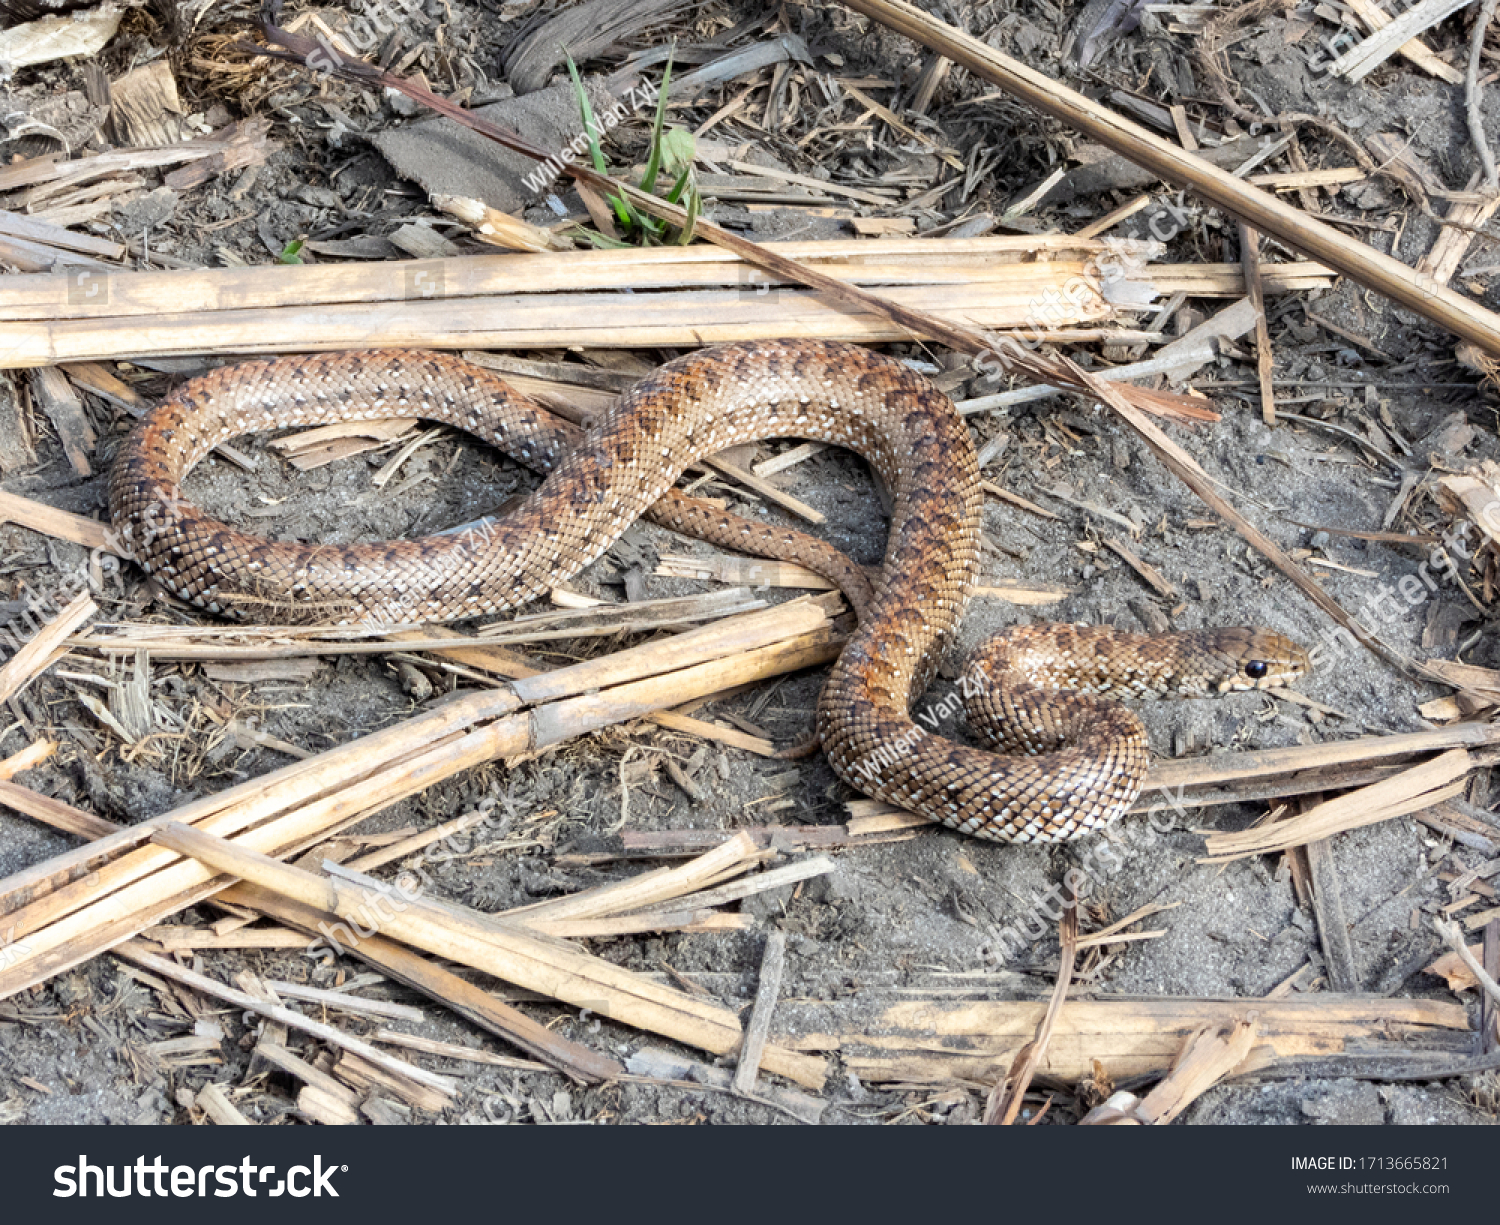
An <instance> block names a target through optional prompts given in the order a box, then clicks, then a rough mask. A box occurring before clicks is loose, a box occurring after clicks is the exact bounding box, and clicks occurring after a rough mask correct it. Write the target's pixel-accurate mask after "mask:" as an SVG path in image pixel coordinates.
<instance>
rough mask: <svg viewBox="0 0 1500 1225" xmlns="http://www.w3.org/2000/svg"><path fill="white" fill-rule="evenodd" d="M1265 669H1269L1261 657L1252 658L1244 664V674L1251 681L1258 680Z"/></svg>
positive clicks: (1264, 672) (1263, 674)
mask: <svg viewBox="0 0 1500 1225" xmlns="http://www.w3.org/2000/svg"><path fill="white" fill-rule="evenodd" d="M1267 671H1269V669H1267V667H1266V661H1265V660H1263V659H1252V660H1251V661H1250V662H1249V663H1247V664H1246V665H1245V675H1246V676H1248V677H1249V678H1250V679H1251V680H1252V681H1258V680H1260V679H1261V678H1262V677H1264V676H1265V674H1266V672H1267Z"/></svg>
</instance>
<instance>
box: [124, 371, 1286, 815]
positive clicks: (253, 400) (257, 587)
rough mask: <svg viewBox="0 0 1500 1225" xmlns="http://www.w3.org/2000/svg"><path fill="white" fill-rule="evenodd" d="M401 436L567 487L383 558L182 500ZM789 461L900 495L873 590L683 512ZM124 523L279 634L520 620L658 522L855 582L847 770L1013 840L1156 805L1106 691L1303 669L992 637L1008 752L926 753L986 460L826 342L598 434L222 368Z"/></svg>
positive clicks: (1131, 639) (1055, 634)
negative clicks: (287, 449)
mask: <svg viewBox="0 0 1500 1225" xmlns="http://www.w3.org/2000/svg"><path fill="white" fill-rule="evenodd" d="M389 416H412V417H424V418H429V419H432V420H437V421H442V422H447V423H448V424H451V425H454V426H458V427H460V428H462V429H464V430H467V431H469V432H470V433H474V434H477V435H479V436H480V437H482V438H485V439H487V440H488V441H490V442H492V443H494V444H495V445H496V446H498V447H500V448H501V449H502V450H504V451H506V452H507V453H509V454H511V455H513V456H514V457H515V458H517V459H519V460H521V461H522V462H523V463H526V464H528V465H530V466H532V467H534V468H538V469H540V470H542V471H546V472H549V473H550V475H549V476H548V477H547V479H546V480H545V481H544V482H543V483H542V485H541V486H540V488H538V489H537V490H536V491H534V492H533V493H532V494H530V495H529V496H528V497H527V498H526V499H525V501H523V502H522V503H521V505H520V506H519V508H518V509H516V510H514V511H513V512H512V513H510V514H509V515H507V516H506V517H505V518H503V519H501V520H499V521H497V522H495V523H493V524H491V525H488V526H487V527H486V528H485V529H484V530H482V531H470V532H464V533H458V534H456V535H453V536H435V537H428V538H425V539H420V540H407V541H391V542H386V543H382V544H362V545H347V546H332V545H328V546H325V545H309V544H303V543H300V542H296V541H268V540H265V539H262V538H259V537H255V536H249V535H246V534H244V533H241V532H238V531H236V530H235V529H233V528H231V527H229V526H227V525H225V524H222V523H219V522H217V521H215V520H213V519H211V518H209V517H208V516H207V515H205V514H203V512H201V511H199V510H198V509H197V508H196V507H194V506H192V505H191V504H189V503H187V502H186V501H184V500H183V498H182V495H181V489H180V483H181V480H182V478H183V476H184V475H185V474H186V472H187V471H188V470H189V469H190V468H191V467H192V466H193V464H195V463H196V462H197V461H198V460H200V459H201V458H202V457H203V456H204V455H206V454H207V453H208V452H209V451H210V450H211V449H212V448H213V447H214V446H216V445H218V444H219V443H221V442H224V441H226V440H227V439H229V438H232V437H234V436H236V435H238V434H243V433H249V432H253V431H258V430H270V429H279V428H282V427H285V426H300V425H312V424H321V423H325V422H329V421H338V420H359V419H369V418H377V417H389ZM782 437H794V438H810V439H816V440H819V441H822V442H828V443H835V444H837V445H839V446H844V447H848V448H850V449H851V450H853V451H856V452H858V453H859V454H860V455H862V456H863V457H864V458H865V459H867V460H868V461H869V462H870V463H871V465H872V466H873V467H874V468H875V469H876V471H877V472H878V473H879V474H880V476H881V478H882V479H883V480H884V482H885V484H886V487H887V488H888V489H889V490H890V492H891V495H892V499H893V503H894V505H893V510H892V515H891V527H890V536H889V542H888V545H887V549H886V560H885V566H884V568H883V571H882V574H881V577H880V581H879V583H878V585H877V586H876V587H875V588H873V589H872V588H871V587H870V585H869V583H868V580H867V579H866V578H865V577H864V574H863V572H862V571H860V570H859V569H858V568H857V567H855V566H853V565H852V563H850V562H849V561H848V560H847V559H845V558H844V556H843V555H842V554H841V553H838V552H837V551H835V550H832V549H831V548H829V547H828V546H826V545H822V544H820V543H819V542H817V541H815V540H813V539H811V538H809V537H806V536H803V535H801V534H800V533H797V532H791V531H787V530H785V529H781V528H774V527H768V526H766V525H762V524H756V523H752V522H750V521H749V520H745V519H741V518H739V517H737V516H734V515H730V514H726V513H724V512H722V511H720V510H718V509H717V508H715V507H713V506H711V505H709V504H708V503H704V502H698V501H695V500H693V499H691V498H686V497H684V496H682V495H680V494H678V493H676V492H675V491H674V490H673V489H672V486H673V484H674V483H675V482H676V480H677V478H678V477H679V476H680V475H681V474H682V472H683V470H684V469H685V468H686V467H687V466H688V465H689V464H691V463H693V462H694V461H696V460H698V459H700V458H702V457H704V456H708V455H712V454H714V453H715V452H717V451H721V450H723V449H724V448H726V447H730V446H734V445H736V444H739V443H744V442H751V441H758V440H761V439H767V438H782ZM110 507H111V512H112V515H113V517H114V520H115V524H116V527H117V529H119V530H120V531H121V532H122V533H123V534H124V536H125V539H126V543H127V545H128V547H129V548H130V549H131V551H132V552H133V554H134V556H135V557H136V559H137V560H138V561H139V562H140V563H141V564H142V565H143V566H144V567H145V568H146V569H147V570H148V571H149V572H150V573H151V574H152V575H153V576H154V577H155V578H156V579H158V580H159V581H160V582H161V583H162V584H163V585H164V586H165V587H166V588H167V589H168V590H170V591H171V592H173V593H174V594H176V595H178V596H181V597H183V598H185V599H188V600H190V601H192V602H194V603H196V604H198V605H200V606H202V607H204V608H206V609H208V610H209V611H210V612H214V613H219V614H222V615H227V616H234V617H240V618H257V619H262V620H265V619H273V618H275V619H287V618H288V617H290V616H295V617H296V618H297V619H301V620H307V619H324V620H332V621H343V622H348V621H355V620H380V621H387V622H414V621H432V620H436V621H447V620H457V619H461V618H466V617H472V616H477V615H479V614H482V613H490V612H496V611H500V610H503V609H507V608H512V607H515V606H517V605H519V604H522V603H525V602H526V601H528V600H530V599H532V598H534V597H536V596H538V595H540V594H542V593H543V592H545V591H547V590H549V589H550V588H551V587H553V586H555V585H556V584H558V583H560V582H563V581H565V580H566V579H568V578H569V577H570V576H572V575H574V574H576V573H578V571H580V570H582V569H583V568H584V567H585V566H587V565H589V564H590V563H591V562H593V561H594V560H596V559H597V558H598V557H599V556H600V555H601V554H603V552H604V551H605V550H606V549H607V548H608V547H609V546H610V545H611V544H612V543H613V542H614V541H615V540H616V539H617V538H618V537H619V535H620V534H621V533H622V532H623V531H624V530H625V529H626V528H627V527H628V526H629V525H630V524H631V523H632V522H634V521H635V520H636V519H637V518H639V517H640V516H641V515H643V514H648V515H649V516H650V517H651V518H653V519H654V520H656V521H657V522H660V523H664V524H666V525H667V526H671V527H675V528H678V529H680V530H683V531H686V532H688V533H690V534H692V535H696V536H699V537H701V538H703V539H706V540H709V541H711V542H713V543H716V544H720V545H723V546H725V547H729V548H735V549H739V550H741V551H744V552H749V553H755V554H759V555H762V556H771V557H778V558H783V559H792V560H796V561H800V562H802V563H803V564H805V565H808V566H809V567H811V568H812V569H814V570H817V571H819V572H820V573H823V574H824V575H825V576H827V577H828V578H830V579H831V580H832V581H834V582H835V583H836V584H838V585H839V586H840V587H841V588H842V589H843V590H844V591H845V593H846V594H847V595H848V596H849V598H850V600H851V602H852V603H853V604H854V605H855V608H856V611H857V612H858V614H859V627H858V629H857V630H856V631H855V633H854V635H853V636H852V638H851V639H850V640H849V642H848V644H847V646H846V647H845V649H844V651H843V653H842V655H841V656H840V657H839V659H838V661H837V663H836V664H835V665H834V667H833V670H832V673H831V675H830V676H829V678H828V681H827V683H826V684H825V686H824V688H823V693H822V697H821V698H820V700H819V704H818V715H817V730H818V735H819V738H820V740H821V743H822V747H823V750H824V752H825V753H826V754H827V756H828V759H829V762H830V764H831V765H832V767H833V769H834V771H835V772H836V773H837V774H838V775H839V776H840V777H841V778H842V779H844V780H845V781H846V782H847V783H849V784H850V785H851V786H853V787H854V788H856V789H857V790H859V791H861V792H863V793H864V794H866V795H870V796H874V797H876V798H879V799H883V800H887V801H889V802H892V803H895V804H899V805H901V806H902V807H904V808H908V809H910V810H912V811H914V812H918V813H920V814H921V815H923V816H925V817H928V818H931V819H932V820H935V821H940V822H942V823H943V824H945V825H949V826H951V827H953V828H955V829H958V830H961V831H962V832H964V833H967V834H972V835H974V836H977V837H981V838H989V839H993V840H996V841H1001V842H1032V841H1063V840H1067V839H1071V838H1075V837H1078V836H1079V835H1081V834H1084V833H1087V832H1089V831H1091V830H1096V829H1099V828H1101V827H1102V826H1104V825H1107V824H1109V823H1110V822H1111V821H1113V820H1114V819H1115V818H1117V817H1118V816H1119V815H1120V814H1121V813H1123V812H1124V811H1125V810H1126V809H1127V808H1128V807H1129V806H1130V804H1131V803H1132V802H1133V801H1134V799H1135V797H1136V795H1137V794H1138V793H1139V790H1140V786H1141V781H1142V779H1143V777H1144V774H1145V769H1146V764H1147V760H1148V749H1147V743H1146V736H1145V731H1144V729H1143V727H1142V726H1141V724H1140V722H1139V720H1138V719H1136V717H1135V716H1134V715H1132V714H1130V713H1129V712H1128V711H1125V710H1123V709H1121V708H1119V707H1116V706H1114V705H1112V704H1110V703H1105V702H1101V701H1099V700H1098V699H1096V698H1094V697H1091V696H1088V692H1087V691H1094V692H1100V693H1108V694H1110V695H1111V696H1146V695H1148V694H1151V693H1159V692H1163V691H1165V690H1167V689H1176V690H1178V691H1185V692H1214V691H1222V690H1226V689H1249V688H1264V687H1267V686H1269V685H1273V684H1280V683H1283V682H1285V681H1286V680H1288V679H1290V678H1292V677H1294V676H1296V675H1299V674H1300V673H1301V672H1303V671H1305V669H1306V662H1307V661H1306V656H1305V655H1304V654H1303V653H1302V651H1301V650H1300V648H1298V647H1297V646H1296V645H1295V644H1293V643H1291V642H1289V641H1288V640H1286V639H1285V638H1282V637H1281V636H1280V635H1279V634H1274V633H1271V632H1270V631H1264V630H1244V629H1241V630H1210V631H1202V632H1191V633H1181V634H1168V635H1146V636H1140V635H1122V634H1118V633H1116V632H1115V631H1113V630H1110V629H1107V628H1096V629H1090V628H1085V627H1075V626H1029V627H1023V628H1021V629H1018V630H1011V631H1008V632H1007V633H1005V634H1001V635H999V636H997V637H996V638H994V639H991V640H990V642H989V643H987V644H986V645H985V646H984V647H982V648H981V649H980V651H979V652H977V653H976V655H975V657H974V659H973V661H971V663H970V665H969V671H968V672H967V673H966V674H965V677H964V684H963V689H964V693H965V696H966V700H967V706H968V714H969V721H970V724H971V726H973V727H974V728H975V730H976V732H977V733H978V734H979V735H980V736H981V737H982V738H984V739H986V740H987V741H988V742H989V743H990V745H991V746H992V747H993V748H995V749H999V750H1001V752H998V753H997V752H994V751H990V750H987V749H978V748H972V747H969V746H967V745H963V744H959V743H956V742H954V741H951V740H948V739H946V738H944V737H942V736H939V735H936V734H934V733H932V732H931V731H929V730H928V729H927V728H926V727H924V726H923V725H922V723H921V722H919V721H917V720H916V719H914V718H913V717H912V714H911V707H912V703H913V702H914V701H915V699H916V698H918V697H919V696H920V695H921V693H922V691H923V689H925V687H926V686H927V683H928V682H929V681H930V680H931V679H932V677H933V674H934V672H935V670H936V668H937V665H938V663H939V662H940V661H941V659H942V658H943V655H944V653H945V652H946V650H947V649H948V647H949V645H950V644H951V642H952V640H953V637H954V634H955V631H956V630H957V628H958V625H959V621H960V619H961V618H962V616H963V612H964V607H965V604H966V601H967V598H968V594H969V590H970V587H971V585H972V582H973V578H974V574H975V570H976V564H977V558H978V547H979V531H980V509H981V491H980V482H979V469H978V464H977V462H976V459H975V453H974V447H973V443H972V442H971V440H970V437H969V432H968V427H967V426H966V425H965V424H964V422H963V421H962V419H961V418H960V417H959V415H958V414H957V412H956V411H955V410H954V408H953V405H952V403H951V402H950V401H949V400H948V399H947V397H946V396H944V395H942V394H941V393H940V392H939V391H937V389H936V388H934V387H933V386H932V385H931V384H930V383H929V382H927V381H926V380H925V379H923V378H921V377H920V376H919V375H917V374H915V373H913V372H912V371H911V370H909V369H908V368H907V367H905V366H903V365H902V364H901V363H899V362H896V361H894V360H892V359H889V358H885V357H881V356H878V355H876V354H872V353H870V352H868V351H866V350H864V349H861V348H858V347H856V346H852V345H845V344H836V343H831V342H822V341H780V342H764V341H756V342H750V343H744V344H734V345H725V346H720V347H717V348H711V349H705V350H702V351H699V352H697V353H694V354H690V355H688V356H686V357H683V358H679V359H677V360H676V361H672V362H669V363H668V364H666V365H665V366H663V367H661V368H660V369H659V370H658V371H657V372H656V373H655V374H654V375H652V376H650V377H649V378H647V379H646V380H645V381H643V382H642V383H640V384H638V385H637V386H636V387H634V388H632V389H631V390H630V391H629V392H627V393H625V394H624V395H622V396H621V397H620V398H619V400H617V401H616V402H615V404H614V405H612V406H611V407H610V409H609V410H607V411H606V412H605V413H604V414H603V415H602V416H601V417H600V419H599V420H598V421H597V422H596V423H595V424H594V426H593V427H592V428H591V429H590V430H589V431H588V432H587V434H582V433H581V432H580V431H578V430H577V429H576V428H575V427H571V426H568V425H566V424H564V423H560V422H559V420H558V419H557V418H556V417H554V416H552V415H551V414H550V413H547V412H545V411H543V410H541V409H540V408H539V407H538V406H537V405H536V404H534V403H533V402H532V401H530V400H528V399H527V398H525V397H524V396H522V395H520V394H519V393H518V392H516V391H515V390H514V389H512V388H511V387H510V386H508V385H507V384H506V383H504V382H503V381H501V380H500V379H498V378H496V377H495V376H493V375H490V374H489V373H487V372H485V371H483V370H481V369H479V368H477V367H475V366H473V365H470V364H469V363H466V362H463V361H461V360H458V359H456V358H453V357H449V356H446V355H443V354H439V353H427V352H406V351H379V352H369V353H347V354H335V355H326V356H310V357H294V358H281V359H277V360H273V361H268V362H253V363H247V364H244V365H240V366H234V367H228V368H225V369H223V370H219V371H215V372H213V373H211V374H209V375H206V376H204V377H202V378H199V379H196V380H193V381H192V382H190V383H188V384H186V385H185V386H183V387H182V388H181V389H180V390H179V391H177V392H176V393H175V394H174V395H173V396H172V397H171V398H170V399H168V400H167V401H165V402H164V403H163V404H162V405H160V406H159V407H158V408H157V409H156V410H155V411H154V412H153V413H152V414H150V415H149V416H148V417H147V419H146V420H145V421H143V422H142V423H141V424H140V425H139V426H138V427H137V429H136V431H135V432H134V433H133V434H132V435H131V436H130V438H129V439H128V440H127V442H126V443H125V445H124V446H123V448H122V449H121V452H120V454H119V457H118V458H117V460H116V463H115V466H114V471H113V473H112V479H111V484H110ZM981 682H986V683H981ZM1053 689H1062V690H1068V691H1072V690H1079V691H1082V692H1063V693H1053V692H1049V690H1053Z"/></svg>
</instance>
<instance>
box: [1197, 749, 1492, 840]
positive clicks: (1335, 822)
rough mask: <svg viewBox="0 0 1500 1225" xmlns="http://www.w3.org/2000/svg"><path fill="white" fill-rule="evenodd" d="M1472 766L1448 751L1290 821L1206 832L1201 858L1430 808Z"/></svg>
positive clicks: (1327, 834)
mask: <svg viewBox="0 0 1500 1225" xmlns="http://www.w3.org/2000/svg"><path fill="white" fill-rule="evenodd" d="M1472 765H1473V760H1472V758H1471V757H1470V756H1469V754H1468V752H1467V751H1466V750H1464V749H1450V750H1448V752H1446V753H1442V754H1440V755H1439V756H1437V757H1434V758H1433V759H1432V760H1431V761H1426V762H1423V763H1422V764H1421V765H1419V766H1412V767H1411V768H1410V769H1409V770H1403V771H1401V773H1399V774H1396V775H1393V776H1392V777H1391V778H1388V779H1385V780H1383V781H1382V782H1378V783H1372V784H1370V785H1369V786H1368V787H1361V788H1359V789H1358V790H1357V791H1351V792H1348V793H1347V794H1345V795H1341V796H1339V797H1337V798H1336V799H1332V800H1326V801H1324V802H1323V803H1321V804H1316V805H1314V806H1313V807H1312V808H1309V809H1308V810H1307V811H1306V812H1304V813H1302V814H1300V815H1299V816H1296V817H1292V818H1291V819H1289V820H1286V821H1279V822H1277V823H1276V824H1274V825H1263V826H1260V827H1259V828H1257V829H1248V830H1243V831H1241V832H1239V833H1233V834H1217V833H1215V834H1210V835H1209V837H1208V842H1207V846H1206V848H1205V849H1206V850H1207V851H1208V854H1207V856H1205V857H1204V858H1203V859H1202V860H1200V862H1202V863H1228V862H1229V861H1230V860H1234V859H1243V858H1245V857H1246V856H1250V855H1268V854H1271V853H1273V852H1275V851H1284V850H1286V849H1288V848H1289V847H1294V846H1302V845H1303V844H1304V843H1307V842H1315V841H1317V840H1318V839H1319V838H1331V837H1332V836H1333V835H1334V834H1339V833H1343V832H1344V831H1345V830H1350V829H1358V828H1360V827H1361V826H1364V825H1374V824H1377V823H1378V822H1380V821H1389V820H1391V819H1392V818H1393V817H1402V816H1406V815H1407V814H1409V813H1413V812H1417V811H1419V810H1421V809H1423V808H1430V807H1431V806H1432V805H1433V804H1436V803H1439V802H1440V801H1442V800H1447V799H1452V798H1453V797H1454V796H1455V795H1458V794H1459V793H1460V792H1461V791H1462V790H1463V780H1464V777H1465V775H1467V774H1468V773H1469V770H1470V769H1471V768H1472Z"/></svg>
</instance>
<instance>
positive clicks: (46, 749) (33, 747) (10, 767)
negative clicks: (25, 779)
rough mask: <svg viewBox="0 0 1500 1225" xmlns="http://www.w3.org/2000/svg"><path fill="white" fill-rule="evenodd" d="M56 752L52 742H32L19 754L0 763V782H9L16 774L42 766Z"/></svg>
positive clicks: (54, 744)
mask: <svg viewBox="0 0 1500 1225" xmlns="http://www.w3.org/2000/svg"><path fill="white" fill-rule="evenodd" d="M56 751H57V742H56V741H54V740H34V741H32V743H30V744H28V745H27V746H26V747H25V748H24V749H21V750H20V751H19V752H16V753H12V754H11V755H10V756H9V757H7V758H6V759H5V760H4V761H0V782H9V781H10V780H11V779H13V778H15V776H16V775H17V774H21V773H23V772H24V771H26V770H30V769H33V768H34V767H36V766H39V765H41V764H42V762H44V761H46V760H47V758H49V757H51V756H52V754H53V753H55V752H56Z"/></svg>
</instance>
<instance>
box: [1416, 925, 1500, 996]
mask: <svg viewBox="0 0 1500 1225" xmlns="http://www.w3.org/2000/svg"><path fill="white" fill-rule="evenodd" d="M1432 926H1433V929H1434V930H1435V931H1436V932H1437V934H1438V935H1439V936H1441V937H1442V938H1443V943H1444V944H1446V945H1447V946H1448V947H1449V948H1450V949H1452V950H1453V951H1454V952H1455V953H1457V954H1458V956H1459V960H1460V961H1462V962H1463V963H1464V965H1466V966H1468V967H1469V973H1470V974H1472V975H1473V976H1474V980H1475V981H1476V982H1477V983H1478V984H1479V986H1480V987H1481V988H1482V989H1483V990H1484V991H1485V992H1486V993H1487V994H1488V995H1489V997H1490V998H1491V999H1492V1000H1494V1001H1495V1003H1496V1004H1500V983H1497V982H1496V981H1495V980H1494V979H1493V978H1491V977H1490V975H1489V973H1488V971H1486V970H1485V968H1484V966H1483V965H1481V964H1480V961H1479V958H1477V957H1475V956H1474V954H1473V953H1471V952H1470V951H1469V942H1468V941H1467V940H1465V939H1464V935H1463V932H1461V931H1459V930H1458V924H1457V923H1453V922H1451V921H1448V920H1444V919H1440V918H1438V917H1437V916H1436V915H1434V916H1433V918H1432Z"/></svg>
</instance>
